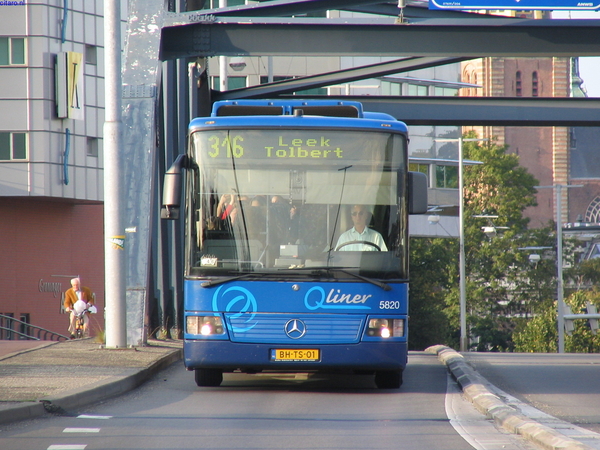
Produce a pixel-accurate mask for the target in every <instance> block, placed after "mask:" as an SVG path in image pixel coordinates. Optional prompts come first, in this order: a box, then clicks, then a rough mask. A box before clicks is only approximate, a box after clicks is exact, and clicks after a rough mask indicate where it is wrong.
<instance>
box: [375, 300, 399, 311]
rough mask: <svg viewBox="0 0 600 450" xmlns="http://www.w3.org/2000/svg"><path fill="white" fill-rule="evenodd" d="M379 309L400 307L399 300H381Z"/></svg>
mask: <svg viewBox="0 0 600 450" xmlns="http://www.w3.org/2000/svg"><path fill="white" fill-rule="evenodd" d="M379 309H400V302H399V301H397V300H395V301H393V300H386V301H383V300H382V301H380V302H379Z"/></svg>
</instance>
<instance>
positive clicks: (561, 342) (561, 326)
mask: <svg viewBox="0 0 600 450" xmlns="http://www.w3.org/2000/svg"><path fill="white" fill-rule="evenodd" d="M556 258H557V261H556V267H557V282H556V289H557V295H556V297H557V308H558V353H564V352H565V320H564V313H565V307H564V300H563V295H564V291H563V241H562V185H560V184H557V185H556Z"/></svg>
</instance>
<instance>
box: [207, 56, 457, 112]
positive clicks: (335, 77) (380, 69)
mask: <svg viewBox="0 0 600 450" xmlns="http://www.w3.org/2000/svg"><path fill="white" fill-rule="evenodd" d="M465 59H466V58H433V57H432V58H418V57H417V58H406V59H401V60H394V61H386V62H383V63H380V64H371V65H368V66H361V67H356V68H352V69H346V70H339V71H336V72H329V73H324V74H319V75H313V76H308V77H301V78H294V79H291V80H285V81H279V82H275V83H269V84H261V85H259V86H253V87H248V88H243V89H233V90H230V91H225V92H221V91H213V93H212V99H213V100H214V101H217V100H233V99H238V100H239V99H243V98H267V97H269V96H276V95H280V94H287V93H292V92H296V91H302V90H306V89H315V88H320V87H326V86H331V85H334V84H342V83H350V82H352V81H357V80H364V79H367V78H374V77H382V76H384V75H390V74H396V73H399V72H408V71H411V70H419V69H425V68H428V67H435V66H440V65H444V64H453V63H457V62H461V61H464V60H465Z"/></svg>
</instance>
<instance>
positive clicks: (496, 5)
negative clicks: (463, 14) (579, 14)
mask: <svg viewBox="0 0 600 450" xmlns="http://www.w3.org/2000/svg"><path fill="white" fill-rule="evenodd" d="M429 9H458V10H461V9H463V10H464V9H494V10H502V9H516V10H520V11H531V10H563V11H595V10H598V9H600V0H593V1H590V2H585V1H583V2H582V1H577V0H429Z"/></svg>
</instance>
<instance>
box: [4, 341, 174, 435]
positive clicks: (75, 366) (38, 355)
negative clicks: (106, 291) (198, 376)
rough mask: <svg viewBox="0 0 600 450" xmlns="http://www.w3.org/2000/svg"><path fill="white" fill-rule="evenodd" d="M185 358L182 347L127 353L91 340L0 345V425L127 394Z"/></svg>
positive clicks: (155, 346) (156, 345) (157, 345)
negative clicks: (104, 346) (160, 371)
mask: <svg viewBox="0 0 600 450" xmlns="http://www.w3.org/2000/svg"><path fill="white" fill-rule="evenodd" d="M181 357H182V341H158V340H150V341H148V344H147V345H146V346H144V347H136V348H126V349H105V348H102V347H101V346H100V345H99V344H98V343H95V342H93V340H91V339H81V340H72V341H62V342H48V341H45V342H44V341H0V423H7V422H13V421H17V420H23V419H27V418H32V417H36V416H40V415H43V414H45V413H46V412H57V411H62V410H67V411H68V410H70V409H74V408H77V407H81V406H84V405H87V404H91V403H93V402H96V401H98V400H100V399H105V398H108V397H112V396H116V395H119V394H123V393H124V392H127V391H129V390H131V389H134V388H135V387H137V386H139V385H140V384H142V383H143V382H144V381H146V380H147V379H148V378H149V377H150V376H152V375H154V374H155V373H156V372H158V371H159V370H161V369H163V368H165V367H167V366H168V365H170V364H171V363H173V362H175V361H177V360H179V359H181Z"/></svg>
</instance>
